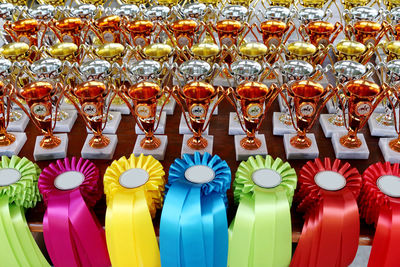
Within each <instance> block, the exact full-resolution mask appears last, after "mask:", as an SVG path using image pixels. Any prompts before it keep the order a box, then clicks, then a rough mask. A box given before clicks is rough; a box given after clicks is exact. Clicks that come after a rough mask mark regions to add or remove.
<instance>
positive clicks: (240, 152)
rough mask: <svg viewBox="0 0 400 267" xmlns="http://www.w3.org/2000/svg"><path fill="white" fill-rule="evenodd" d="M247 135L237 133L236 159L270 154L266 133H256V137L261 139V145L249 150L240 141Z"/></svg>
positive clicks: (240, 159)
mask: <svg viewBox="0 0 400 267" xmlns="http://www.w3.org/2000/svg"><path fill="white" fill-rule="evenodd" d="M245 137H246V135H235V152H236V161H242V160H247V159H248V157H250V156H255V155H261V156H266V155H268V150H267V143H266V142H265V135H264V134H256V138H258V139H259V140H260V141H261V146H260V147H259V148H258V149H255V150H247V149H244V148H243V147H242V146H241V145H240V141H241V140H242V139H243V138H245Z"/></svg>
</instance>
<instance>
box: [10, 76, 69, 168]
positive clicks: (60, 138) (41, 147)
mask: <svg viewBox="0 0 400 267" xmlns="http://www.w3.org/2000/svg"><path fill="white" fill-rule="evenodd" d="M20 74H21V72H20ZM18 76H19V75H18ZM18 76H17V80H18V78H19V77H18ZM63 93H64V87H63V85H62V84H61V83H53V82H50V81H46V80H42V81H36V82H32V83H28V84H27V85H24V86H17V87H16V91H15V94H13V95H12V97H11V100H12V101H13V102H14V103H16V104H17V105H18V106H19V107H20V108H21V109H22V110H23V111H24V112H25V114H26V115H27V116H28V117H29V118H30V120H31V121H32V122H33V123H34V125H35V126H36V127H37V128H38V129H39V131H41V132H42V133H43V134H44V136H38V137H37V138H36V143H35V148H34V151H33V156H34V158H35V160H49V159H58V158H65V157H66V156H67V147H68V135H67V134H56V135H54V134H53V130H54V128H55V126H56V123H57V114H58V108H59V105H60V102H61V99H62V95H63ZM16 96H17V97H18V99H20V100H23V101H25V102H26V104H27V105H28V107H29V111H28V109H27V108H25V106H24V104H23V103H22V102H21V101H20V100H18V99H17V98H16Z"/></svg>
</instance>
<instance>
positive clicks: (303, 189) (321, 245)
mask: <svg viewBox="0 0 400 267" xmlns="http://www.w3.org/2000/svg"><path fill="white" fill-rule="evenodd" d="M323 171H333V172H337V173H339V174H341V175H342V176H343V177H344V178H345V179H346V185H345V186H344V187H343V188H342V189H340V190H337V191H328V190H325V189H322V188H321V187H319V186H318V185H317V184H316V183H315V180H314V178H315V176H316V175H317V174H318V173H319V172H323ZM298 185H299V190H298V192H297V194H296V196H295V200H296V201H298V202H300V204H299V205H298V211H299V212H304V213H305V216H304V218H305V222H304V225H303V229H302V232H301V236H300V240H299V243H298V245H297V249H296V252H295V254H294V256H293V259H292V262H291V264H290V266H292V267H297V266H299V267H304V266H307V267H313V266H316V267H320V266H324V267H329V266H332V267H339V266H346V267H347V266H348V265H350V264H351V262H352V261H353V259H354V257H355V255H356V253H357V248H358V239H359V232H360V222H359V214H358V207H357V201H356V198H357V197H358V194H359V192H360V189H361V176H360V174H359V172H358V171H357V169H355V168H352V167H351V166H350V164H348V163H343V164H342V163H341V162H340V160H338V159H335V160H334V161H333V163H332V162H331V160H330V159H329V158H325V159H324V162H322V161H321V160H320V159H316V160H314V161H309V162H307V163H306V164H305V165H304V166H303V168H302V169H301V170H300V175H299V178H298Z"/></svg>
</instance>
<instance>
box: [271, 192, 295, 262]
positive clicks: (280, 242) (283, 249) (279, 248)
mask: <svg viewBox="0 0 400 267" xmlns="http://www.w3.org/2000/svg"><path fill="white" fill-rule="evenodd" d="M275 209H276V222H275V225H276V232H275V233H276V238H275V255H274V263H273V265H272V266H289V264H290V260H291V258H292V223H291V217H290V206H289V201H288V198H287V195H286V192H285V191H283V190H282V191H278V192H277V193H276V207H275Z"/></svg>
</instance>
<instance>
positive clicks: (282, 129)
mask: <svg viewBox="0 0 400 267" xmlns="http://www.w3.org/2000/svg"><path fill="white" fill-rule="evenodd" d="M283 114H284V113H283V112H274V114H273V116H272V133H273V135H284V134H294V133H296V130H295V129H294V128H293V126H292V125H287V124H285V123H283V122H281V121H280V120H279V118H280V117H281V116H282V115H283Z"/></svg>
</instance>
